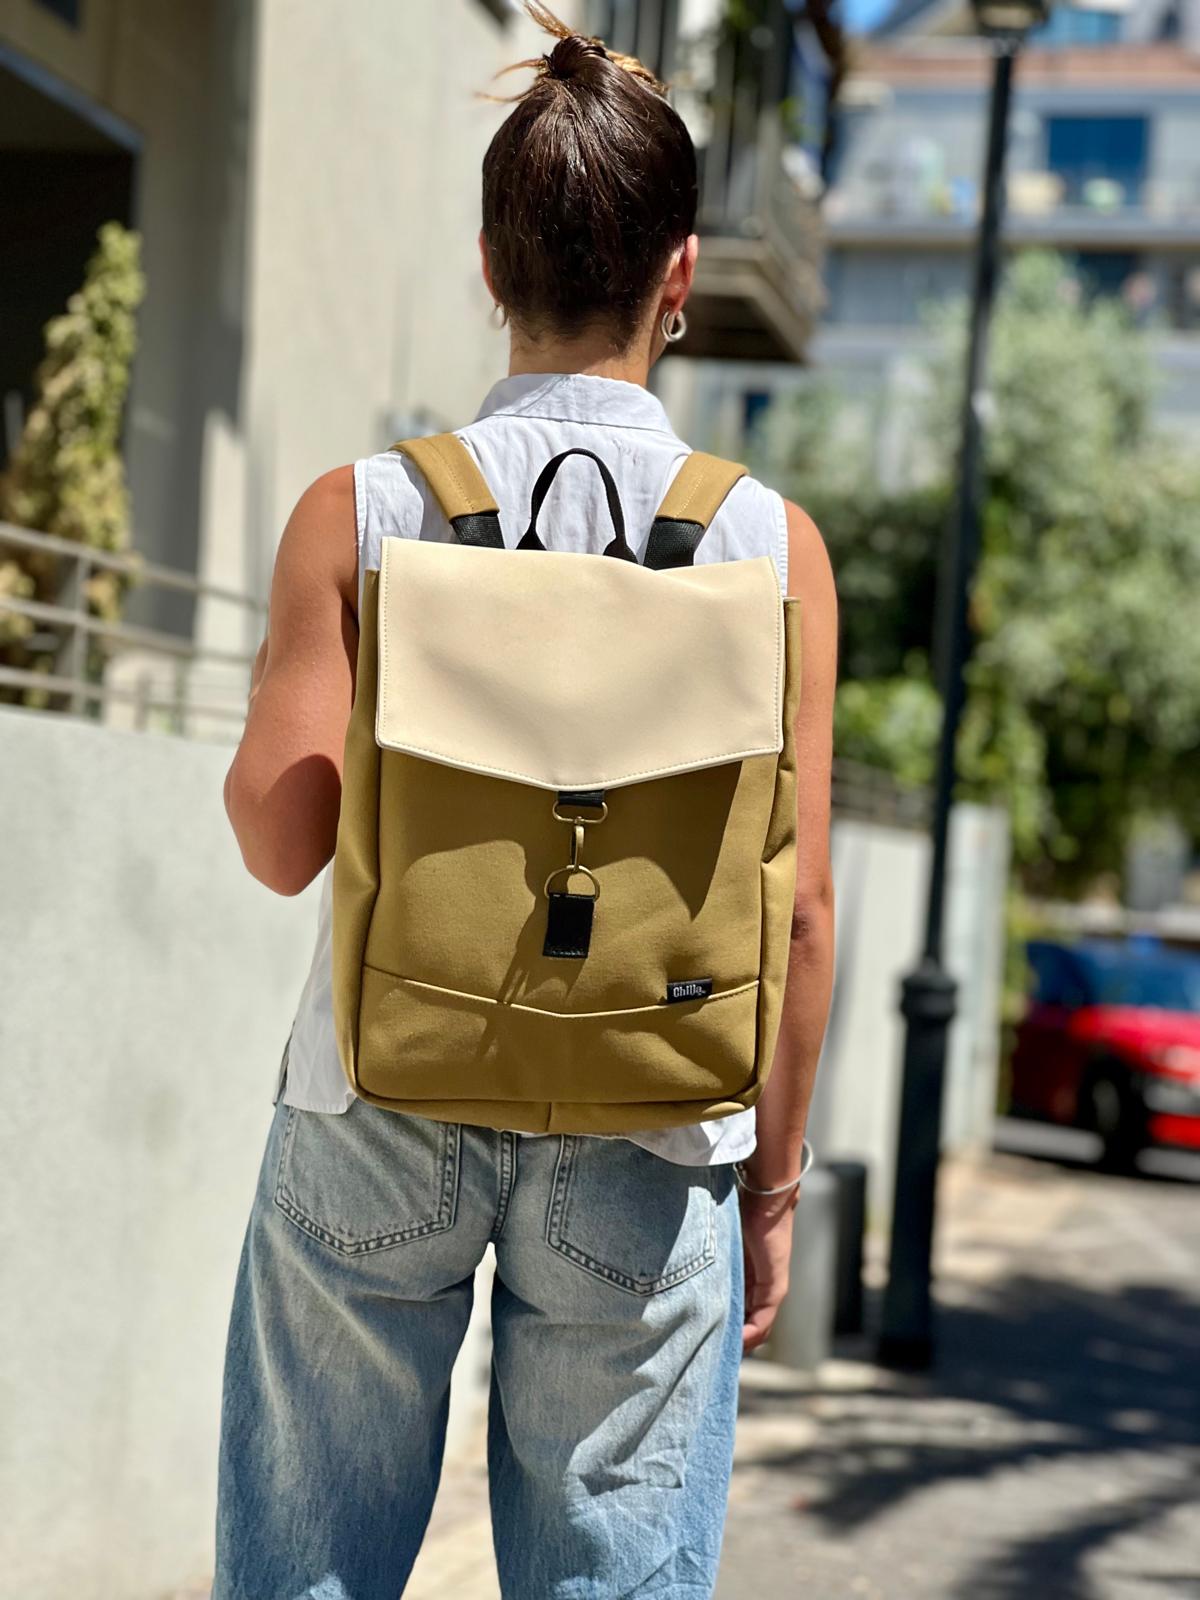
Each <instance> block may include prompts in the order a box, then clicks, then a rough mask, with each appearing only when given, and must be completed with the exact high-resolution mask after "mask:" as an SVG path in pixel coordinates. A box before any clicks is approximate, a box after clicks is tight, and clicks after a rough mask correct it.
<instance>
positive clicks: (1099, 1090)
mask: <svg viewBox="0 0 1200 1600" xmlns="http://www.w3.org/2000/svg"><path fill="white" fill-rule="evenodd" d="M1087 1117H1088V1124H1089V1126H1090V1127H1091V1129H1092V1131H1093V1132H1094V1133H1097V1134H1099V1136H1100V1140H1101V1146H1102V1149H1101V1156H1100V1164H1101V1166H1103V1167H1104V1168H1105V1169H1106V1170H1107V1171H1109V1172H1132V1171H1133V1170H1134V1168H1135V1167H1136V1165H1137V1157H1138V1153H1139V1152H1140V1151H1141V1150H1142V1148H1143V1147H1144V1145H1145V1143H1146V1108H1145V1106H1144V1105H1143V1104H1142V1100H1141V1096H1140V1095H1139V1094H1137V1092H1136V1091H1135V1090H1134V1088H1133V1085H1132V1084H1131V1083H1130V1081H1129V1075H1128V1073H1126V1072H1123V1071H1121V1070H1120V1069H1119V1068H1116V1067H1100V1068H1098V1069H1097V1070H1096V1072H1094V1073H1093V1074H1092V1076H1091V1078H1090V1079H1089V1080H1088V1086H1087Z"/></svg>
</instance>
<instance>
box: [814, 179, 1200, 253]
mask: <svg viewBox="0 0 1200 1600" xmlns="http://www.w3.org/2000/svg"><path fill="white" fill-rule="evenodd" d="M978 209H979V197H978V189H977V186H976V184H975V183H974V181H972V180H966V179H955V180H951V181H943V180H938V181H929V180H928V179H920V178H918V177H916V176H914V174H913V173H912V171H911V168H908V167H903V168H902V167H900V166H897V167H896V168H883V167H882V166H881V167H879V168H876V169H874V170H869V171H864V172H862V173H860V174H858V175H857V176H856V177H855V178H854V179H853V180H851V181H850V182H847V183H845V184H839V185H838V186H837V187H836V188H835V189H833V190H832V191H831V192H830V194H829V196H828V198H827V200H826V203H825V211H824V217H825V225H826V231H827V234H828V240H829V243H830V244H831V245H836V246H846V245H851V246H853V245H858V246H862V247H868V248H869V247H875V248H890V247H895V246H908V247H926V246H935V247H936V246H946V247H951V248H953V247H955V246H959V247H965V246H966V245H968V244H969V243H970V241H971V239H972V238H973V236H974V231H975V228H976V226H977V224H978ZM1005 234H1006V237H1007V238H1008V239H1009V240H1011V242H1012V243H1014V244H1021V245H1035V244H1039V245H1046V246H1048V247H1050V248H1053V249H1060V250H1078V249H1101V250H1103V249H1108V250H1128V249H1134V248H1139V249H1144V248H1147V247H1151V246H1158V247H1160V248H1162V249H1165V250H1170V249H1185V248H1194V247H1195V246H1196V244H1197V243H1198V242H1200V165H1197V166H1195V167H1191V168H1186V169H1176V170H1173V171H1171V172H1167V173H1164V174H1162V175H1161V176H1156V177H1151V178H1146V179H1144V180H1142V181H1140V182H1138V183H1136V184H1124V183H1119V182H1116V181H1115V180H1112V179H1109V178H1105V177H1103V176H1096V177H1093V178H1090V179H1088V180H1087V181H1085V182H1079V183H1073V184H1068V183H1067V182H1066V181H1065V180H1064V179H1063V178H1062V177H1061V176H1059V175H1058V174H1056V173H1053V172H1046V171H1037V170H1024V171H1016V172H1013V173H1012V174H1011V175H1010V177H1009V180H1008V208H1007V214H1006V217H1005Z"/></svg>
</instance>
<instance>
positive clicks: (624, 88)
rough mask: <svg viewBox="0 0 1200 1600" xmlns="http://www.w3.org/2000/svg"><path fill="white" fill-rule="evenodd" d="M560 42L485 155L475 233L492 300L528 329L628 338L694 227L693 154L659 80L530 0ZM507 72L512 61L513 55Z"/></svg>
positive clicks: (622, 341) (534, 65) (537, 62)
mask: <svg viewBox="0 0 1200 1600" xmlns="http://www.w3.org/2000/svg"><path fill="white" fill-rule="evenodd" d="M525 9H526V10H527V11H528V13H529V15H530V16H531V17H532V18H533V20H534V21H535V22H537V23H539V24H540V25H541V27H543V28H544V29H545V30H546V32H548V33H550V34H552V35H553V36H554V37H555V39H556V40H557V43H556V44H555V46H554V48H553V49H552V50H551V51H550V53H549V54H548V55H543V56H535V57H533V58H532V59H531V60H528V61H521V62H518V63H517V64H516V67H517V68H520V67H525V68H529V69H530V70H532V71H533V72H534V73H535V78H534V81H533V83H532V84H530V86H529V88H528V89H526V90H525V91H524V93H522V94H520V95H517V96H515V97H514V98H515V100H516V105H515V107H514V109H513V111H512V112H511V114H510V115H509V117H508V118H507V120H506V121H505V122H504V123H503V124H502V125H501V127H500V128H499V130H498V131H497V133H496V136H495V138H494V139H493V140H492V142H491V144H490V145H489V147H488V151H487V154H486V156H485V157H484V161H483V233H484V239H485V241H486V244H487V250H488V260H489V264H490V267H491V276H492V284H493V288H494V290H495V293H496V298H497V299H498V300H499V302H500V304H501V305H502V306H503V307H504V308H505V310H506V311H507V312H508V314H509V318H510V319H511V321H512V322H513V323H514V324H515V325H516V326H517V327H519V328H521V329H523V330H524V331H525V332H527V333H529V334H532V335H534V336H537V335H540V334H543V333H555V334H557V335H559V336H560V337H570V336H571V335H573V334H579V333H581V332H583V331H585V330H586V329H589V328H595V327H604V328H606V329H607V330H608V331H609V332H610V333H611V335H612V338H613V342H614V344H615V345H616V346H618V347H621V348H623V347H624V346H626V345H627V344H628V343H629V341H630V339H631V338H632V336H633V333H634V331H635V329H636V328H637V326H638V323H639V321H640V320H641V317H642V315H643V313H644V312H645V311H646V309H647V305H648V302H649V300H650V298H651V296H652V295H653V294H654V293H655V290H656V289H657V287H658V285H659V283H660V281H661V279H662V275H663V273H664V272H665V271H666V268H667V264H668V262H669V260H670V258H671V255H672V253H673V252H674V251H676V250H678V249H679V247H680V246H681V245H682V244H683V243H684V241H685V240H686V239H687V237H688V235H689V234H690V233H692V232H693V231H694V229H695V223H696V206H697V186H696V152H695V149H694V147H693V145H692V140H691V136H690V134H689V133H688V131H687V128H686V127H685V126H684V124H683V121H682V119H681V118H680V116H679V114H678V112H676V111H675V110H674V108H673V107H672V106H671V104H670V103H669V101H668V99H667V91H666V88H665V86H664V85H663V84H662V83H660V82H659V80H658V79H657V78H656V77H655V76H654V74H653V73H652V72H650V71H649V70H648V69H647V68H646V67H644V66H643V65H642V63H641V62H640V61H637V60H635V59H634V58H633V57H632V56H622V55H618V54H616V53H615V52H613V51H610V50H609V49H608V48H607V47H606V46H605V44H604V42H603V40H601V39H589V38H585V37H584V35H582V34H579V33H575V32H573V31H572V29H570V28H569V27H567V25H566V23H564V22H562V21H560V19H559V18H558V17H556V16H555V15H554V14H553V12H551V11H549V10H548V9H547V7H546V6H544V5H542V4H540V0H525ZM504 70H505V71H506V72H511V71H514V70H516V68H513V67H507V68H505V69H504Z"/></svg>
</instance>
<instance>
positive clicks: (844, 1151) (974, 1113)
mask: <svg viewBox="0 0 1200 1600" xmlns="http://www.w3.org/2000/svg"><path fill="white" fill-rule="evenodd" d="M1008 848H1009V846H1008V830H1007V819H1006V818H1005V816H1004V814H1003V812H997V811H993V810H990V809H987V808H984V807H982V806H966V805H964V806H958V807H956V808H955V812H954V815H953V818H952V827H951V836H950V861H949V868H948V874H947V906H946V937H945V959H946V964H947V967H948V969H949V970H950V971H951V972H952V974H953V975H954V977H955V978H957V979H958V982H959V986H960V987H959V995H958V1004H959V1012H958V1016H957V1017H956V1019H955V1022H954V1024H953V1026H952V1029H951V1037H950V1048H949V1058H948V1061H947V1073H946V1087H945V1095H944V1098H943V1114H944V1120H943V1129H942V1132H943V1148H944V1149H948V1150H951V1149H955V1150H957V1149H963V1148H965V1147H968V1146H971V1145H975V1144H978V1143H980V1142H982V1141H984V1140H986V1139H987V1137H988V1135H989V1133H990V1129H991V1120H992V1113H993V1110H994V1105H995V1093H996V1074H997V1072H998V1070H999V1031H998V1029H999V1005H1000V986H1001V979H1002V966H1003V939H1004V888H1005V883H1006V880H1007V873H1008ZM832 850H833V870H834V881H835V886H836V893H837V969H836V979H835V983H834V993H833V1004H832V1007H831V1012H830V1021H829V1031H828V1034H827V1036H826V1040H825V1050H824V1052H823V1055H822V1058H821V1065H820V1068H819V1070H818V1073H817V1084H816V1089H815V1092H814V1095H813V1104H812V1110H811V1114H810V1118H809V1138H810V1140H811V1142H812V1145H813V1147H814V1149H815V1151H816V1153H817V1157H818V1159H833V1158H835V1157H853V1158H855V1159H859V1160H865V1161H866V1162H867V1165H868V1168H869V1189H868V1201H869V1206H870V1213H871V1220H872V1223H873V1224H874V1225H876V1226H880V1227H882V1226H886V1224H887V1220H888V1218H889V1217H890V1215H891V1206H892V1186H893V1184H894V1182H895V1156H896V1138H897V1119H898V1114H899V1098H900V1076H901V1055H902V1051H903V1046H904V1028H903V1022H902V1019H901V1016H900V1009H899V1008H900V980H901V979H902V978H903V977H904V975H905V974H906V973H907V972H910V971H911V970H912V968H913V966H914V965H915V964H916V959H917V956H918V954H919V947H920V942H921V937H922V934H923V930H924V915H925V889H926V883H927V879H928V872H929V841H928V839H927V838H926V836H925V835H924V834H922V833H914V832H905V831H902V830H900V829H892V828H882V827H879V826H878V825H876V824H873V823H865V822H852V821H846V820H841V821H838V822H835V824H834V828H833V840H832Z"/></svg>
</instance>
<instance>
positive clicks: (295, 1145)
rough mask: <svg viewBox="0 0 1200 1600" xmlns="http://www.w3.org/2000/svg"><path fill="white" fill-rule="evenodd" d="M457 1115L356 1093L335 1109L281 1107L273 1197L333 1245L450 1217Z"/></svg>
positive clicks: (387, 1243)
mask: <svg viewBox="0 0 1200 1600" xmlns="http://www.w3.org/2000/svg"><path fill="white" fill-rule="evenodd" d="M459 1152H460V1130H459V1127H458V1125H457V1124H456V1123H452V1122H435V1121H432V1120H431V1119H429V1118H425V1117H413V1116H405V1115H403V1114H402V1113H399V1112H394V1111H382V1110H379V1109H378V1108H377V1107H375V1106H370V1105H367V1104H366V1103H365V1102H364V1101H361V1100H356V1101H354V1102H353V1103H352V1104H351V1106H350V1108H349V1110H348V1111H345V1112H343V1113H341V1114H340V1115H328V1114H326V1113H324V1112H320V1111H301V1110H299V1109H297V1108H296V1107H291V1108H289V1111H288V1123H287V1128H286V1129H285V1131H284V1137H283V1151H282V1153H281V1155H280V1160H279V1172H278V1175H277V1178H276V1185H275V1204H276V1205H277V1206H278V1207H279V1209H280V1211H282V1212H283V1214H284V1215H285V1216H286V1217H287V1218H288V1219H289V1220H290V1221H291V1222H293V1223H295V1225H296V1226H297V1227H298V1228H300V1229H302V1230H303V1232H305V1233H307V1234H309V1235H310V1236H311V1237H312V1238H314V1239H318V1240H319V1241H320V1242H321V1243H322V1244H324V1245H328V1246H329V1248H330V1249H331V1250H336V1251H337V1252H338V1253H339V1254H340V1255H348V1256H357V1255H367V1254H372V1253H374V1252H376V1251H379V1250H390V1249H392V1248H394V1247H395V1246H397V1245H401V1244H406V1243H409V1242H411V1241H413V1240H416V1239H426V1238H429V1237H431V1236H432V1235H433V1234H437V1233H443V1232H445V1231H446V1229H448V1228H450V1227H452V1226H453V1224H454V1217H455V1210H456V1206H457V1198H458V1172H459Z"/></svg>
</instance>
